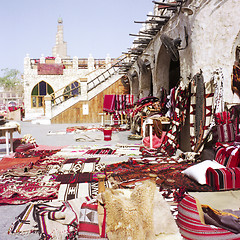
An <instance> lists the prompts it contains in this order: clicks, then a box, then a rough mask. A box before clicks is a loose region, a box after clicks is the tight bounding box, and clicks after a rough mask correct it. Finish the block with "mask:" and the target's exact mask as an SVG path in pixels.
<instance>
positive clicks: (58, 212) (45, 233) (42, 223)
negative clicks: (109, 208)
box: [8, 198, 87, 240]
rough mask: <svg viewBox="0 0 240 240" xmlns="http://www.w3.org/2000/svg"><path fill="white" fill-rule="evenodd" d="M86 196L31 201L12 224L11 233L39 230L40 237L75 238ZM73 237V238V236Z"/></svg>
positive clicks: (62, 239)
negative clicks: (44, 201)
mask: <svg viewBox="0 0 240 240" xmlns="http://www.w3.org/2000/svg"><path fill="white" fill-rule="evenodd" d="M85 201H87V199H86V198H79V199H73V200H70V201H52V202H46V203H39V204H38V203H35V204H34V203H31V204H29V205H28V206H27V207H26V209H25V210H24V211H23V212H22V213H21V214H20V215H19V216H18V217H17V220H16V221H15V222H14V223H13V224H12V225H11V227H10V229H9V231H8V233H9V234H19V233H20V234H27V233H32V232H36V231H37V232H38V233H39V234H40V239H46V240H48V239H59V240H65V239H75V238H76V237H77V227H78V223H79V216H80V209H81V205H82V204H83V203H84V202H85ZM71 237H72V238H71Z"/></svg>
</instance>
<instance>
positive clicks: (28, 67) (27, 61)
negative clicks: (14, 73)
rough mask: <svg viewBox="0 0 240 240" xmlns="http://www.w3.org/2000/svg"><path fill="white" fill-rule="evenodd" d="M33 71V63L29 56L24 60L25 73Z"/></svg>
mask: <svg viewBox="0 0 240 240" xmlns="http://www.w3.org/2000/svg"><path fill="white" fill-rule="evenodd" d="M29 69H31V62H30V57H29V54H27V56H26V57H25V58H24V72H25V70H29Z"/></svg>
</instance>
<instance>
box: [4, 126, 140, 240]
mask: <svg viewBox="0 0 240 240" xmlns="http://www.w3.org/2000/svg"><path fill="white" fill-rule="evenodd" d="M20 125H21V130H22V132H21V134H18V133H14V136H13V137H15V138H19V137H22V136H24V135H25V134H31V135H32V136H33V137H34V138H35V139H36V141H37V144H39V145H48V146H73V145H74V146H78V145H93V144H97V145H106V144H107V145H115V144H116V143H125V144H133V143H134V144H135V143H140V142H141V141H134V140H128V138H127V137H128V135H129V134H130V131H123V132H119V133H115V134H113V136H112V141H109V142H106V141H103V135H102V139H101V140H98V141H96V142H76V135H75V134H62V133H63V132H65V131H66V128H67V127H71V126H82V125H85V126H86V125H88V126H93V125H92V124H51V125H35V124H31V123H30V122H20ZM94 126H98V124H95V125H94ZM94 126H93V127H94ZM96 134H97V133H96ZM98 136H100V138H101V133H100V135H99V133H98ZM1 148H3V147H2V146H1ZM112 160H113V161H114V159H112ZM25 206H26V205H17V206H16V205H14V206H9V205H6V206H0V216H1V218H0V240H8V239H9V240H11V239H19V240H20V239H24V240H25V239H26V240H35V239H39V236H38V235H37V234H30V235H25V236H19V235H17V236H13V235H8V234H7V231H8V228H9V226H10V224H11V223H12V222H14V220H15V218H16V217H17V216H18V215H19V214H20V213H21V212H22V211H23V209H24V208H25Z"/></svg>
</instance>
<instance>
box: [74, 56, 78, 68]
mask: <svg viewBox="0 0 240 240" xmlns="http://www.w3.org/2000/svg"><path fill="white" fill-rule="evenodd" d="M73 69H75V70H77V69H78V57H73Z"/></svg>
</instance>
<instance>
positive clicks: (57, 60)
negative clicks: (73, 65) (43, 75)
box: [55, 54, 62, 64]
mask: <svg viewBox="0 0 240 240" xmlns="http://www.w3.org/2000/svg"><path fill="white" fill-rule="evenodd" d="M55 63H58V64H61V63H62V59H61V58H60V57H59V54H57V56H56V58H55Z"/></svg>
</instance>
